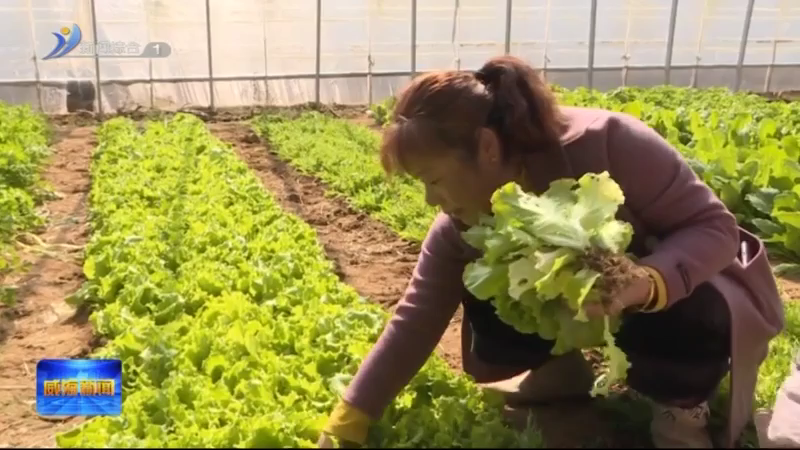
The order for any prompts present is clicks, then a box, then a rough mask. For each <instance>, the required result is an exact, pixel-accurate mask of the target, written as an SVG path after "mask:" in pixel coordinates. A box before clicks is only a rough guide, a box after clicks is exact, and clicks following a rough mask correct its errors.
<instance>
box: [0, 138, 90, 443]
mask: <svg viewBox="0 0 800 450" xmlns="http://www.w3.org/2000/svg"><path fill="white" fill-rule="evenodd" d="M93 146H94V128H93V127H78V128H72V127H69V128H67V127H63V128H57V142H56V143H55V144H54V145H53V146H52V151H53V155H52V157H51V159H50V161H49V164H48V167H47V168H46V170H45V172H44V174H43V177H44V179H45V181H46V182H48V183H49V184H50V185H51V186H52V187H53V188H54V189H55V191H56V194H57V195H56V197H57V198H55V199H53V200H50V201H47V202H46V203H45V205H44V208H43V209H44V211H45V213H46V214H47V216H48V220H47V226H46V227H45V229H44V230H43V231H42V232H41V233H38V234H37V236H38V237H39V238H40V239H41V240H42V241H43V243H44V244H45V246H52V244H67V245H66V246H52V247H46V250H47V252H46V253H42V252H41V251H40V250H41V249H42V246H41V244H35V243H34V245H33V246H32V247H30V248H29V249H28V250H25V251H24V253H23V258H24V260H25V261H26V263H27V264H26V267H25V268H24V269H23V271H22V272H20V273H18V274H14V275H12V277H11V278H12V279H11V280H7V281H11V282H12V283H14V284H16V285H17V286H18V287H19V290H18V292H17V302H16V304H15V305H13V306H11V307H0V316H3V317H4V318H5V320H4V321H3V322H2V327H3V330H0V331H2V333H0V336H3V338H2V341H0V447H27V448H32V447H50V448H52V447H54V446H55V439H54V437H55V433H56V432H59V431H63V430H65V429H67V428H70V427H72V426H74V425H76V424H78V423H79V422H80V421H81V420H83V419H81V418H77V417H65V418H42V417H39V416H38V415H37V413H36V386H35V382H36V364H37V362H38V361H39V360H41V359H45V358H73V357H81V356H85V355H86V354H87V353H88V352H89V350H90V349H91V347H92V340H93V334H92V329H91V327H90V325H89V324H88V323H87V319H88V313H87V311H84V310H77V311H76V310H75V309H73V308H72V307H70V306H69V305H67V304H66V303H65V302H64V299H65V298H66V297H67V296H68V295H70V294H71V293H73V292H74V291H76V290H77V289H78V288H79V287H80V286H81V284H82V283H83V281H84V277H83V269H82V264H83V262H82V258H83V252H82V249H81V247H82V246H83V245H84V244H85V243H86V241H87V239H88V236H89V225H88V207H87V196H88V194H89V186H90V176H89V161H90V155H91V150H92V147H93Z"/></svg>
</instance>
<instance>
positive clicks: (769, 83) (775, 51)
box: [764, 39, 778, 92]
mask: <svg viewBox="0 0 800 450" xmlns="http://www.w3.org/2000/svg"><path fill="white" fill-rule="evenodd" d="M777 56H778V40H777V39H773V40H772V59H771V60H770V62H769V66H768V67H767V74H766V75H765V76H764V92H769V90H770V88H771V87H772V69H773V68H774V67H775V58H776V57H777Z"/></svg>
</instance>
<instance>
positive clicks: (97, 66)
mask: <svg viewBox="0 0 800 450" xmlns="http://www.w3.org/2000/svg"><path fill="white" fill-rule="evenodd" d="M91 6H92V38H94V81H95V83H97V87H96V88H95V91H96V92H97V95H96V97H97V117H98V118H99V119H100V120H103V90H102V89H101V88H100V55H99V54H98V53H97V9H96V8H95V6H94V0H91Z"/></svg>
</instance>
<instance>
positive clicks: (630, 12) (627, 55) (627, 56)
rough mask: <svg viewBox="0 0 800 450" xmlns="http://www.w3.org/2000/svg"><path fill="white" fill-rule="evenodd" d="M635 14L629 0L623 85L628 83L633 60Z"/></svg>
mask: <svg viewBox="0 0 800 450" xmlns="http://www.w3.org/2000/svg"><path fill="white" fill-rule="evenodd" d="M632 16H633V8H632V5H631V1H630V0H628V14H627V18H626V20H625V50H624V52H623V54H622V61H624V62H623V65H622V86H627V85H628V70H629V64H630V60H631V55H630V38H631V19H632Z"/></svg>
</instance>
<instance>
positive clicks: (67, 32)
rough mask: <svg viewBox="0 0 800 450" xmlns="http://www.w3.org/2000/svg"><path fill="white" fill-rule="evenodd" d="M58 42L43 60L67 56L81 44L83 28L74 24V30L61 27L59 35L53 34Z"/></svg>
mask: <svg viewBox="0 0 800 450" xmlns="http://www.w3.org/2000/svg"><path fill="white" fill-rule="evenodd" d="M53 36H55V37H56V39H57V40H58V42H56V46H55V48H53V50H52V51H51V52H50V53H48V54H47V56H45V57H44V58H42V59H55V58H61V57H62V56H65V55H67V54H68V53H69V52H71V51H72V50H74V49H75V47H77V46H78V44H80V43H81V38H82V37H83V35H82V33H81V27H79V26H78V25H77V24H72V28H69V27H61V29H60V30H59V32H58V33H55V32H54V33H53Z"/></svg>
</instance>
